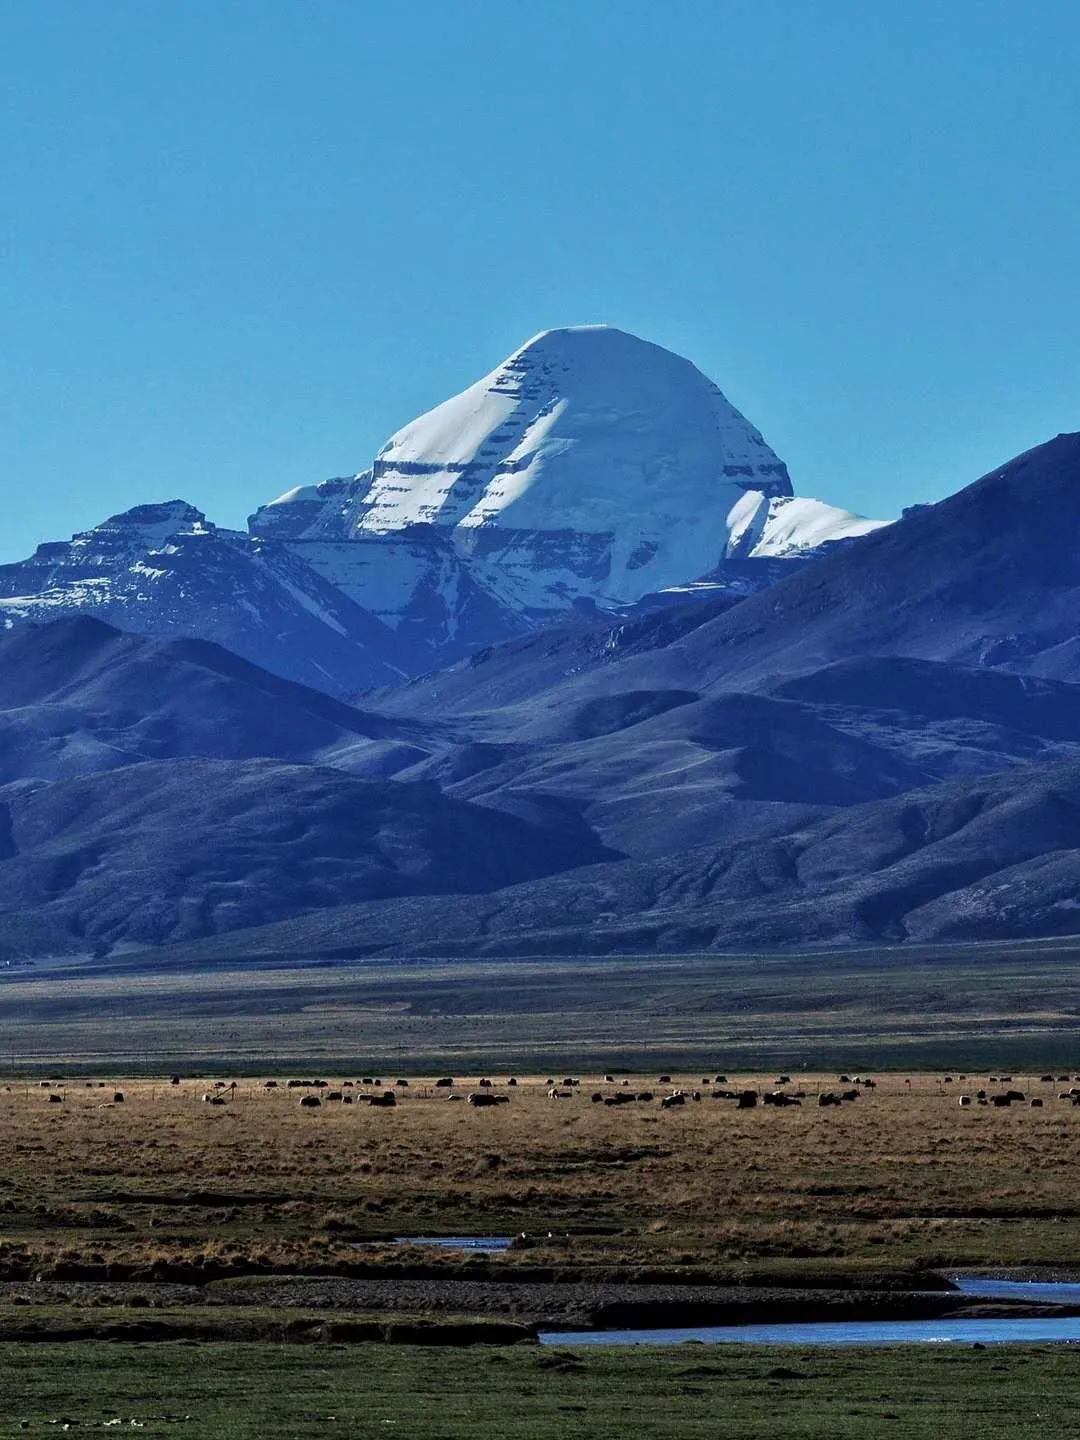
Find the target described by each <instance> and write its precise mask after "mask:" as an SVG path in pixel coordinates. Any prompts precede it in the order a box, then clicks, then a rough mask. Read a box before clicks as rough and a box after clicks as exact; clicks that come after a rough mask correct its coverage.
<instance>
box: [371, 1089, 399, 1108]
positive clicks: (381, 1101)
mask: <svg viewBox="0 0 1080 1440" xmlns="http://www.w3.org/2000/svg"><path fill="white" fill-rule="evenodd" d="M367 1103H368V1104H369V1105H376V1106H378V1107H379V1109H383V1108H386V1109H390V1108H391V1107H392V1106H394V1105H396V1104H397V1096H396V1095H395V1094H394V1092H393V1090H384V1091H383V1092H382V1094H381V1095H369V1096H368V1102H367Z"/></svg>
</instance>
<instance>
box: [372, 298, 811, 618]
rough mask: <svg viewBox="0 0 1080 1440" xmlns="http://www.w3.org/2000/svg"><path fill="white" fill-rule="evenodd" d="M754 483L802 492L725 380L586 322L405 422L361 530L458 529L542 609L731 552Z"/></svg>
mask: <svg viewBox="0 0 1080 1440" xmlns="http://www.w3.org/2000/svg"><path fill="white" fill-rule="evenodd" d="M747 490H754V491H759V492H763V493H764V494H767V495H770V496H779V495H790V494H791V482H790V479H789V478H788V473H787V468H786V466H785V465H784V463H783V461H782V460H780V459H779V457H778V456H777V455H776V454H775V453H774V452H773V451H772V450H771V449H770V448H769V446H768V445H767V444H766V443H765V441H764V439H763V438H762V436H761V434H760V432H759V431H758V430H756V429H755V428H754V426H752V425H751V424H750V423H749V421H747V420H746V419H745V417H744V416H742V415H740V414H739V412H738V411H737V410H736V409H735V407H734V406H733V405H731V404H730V402H729V401H728V400H727V399H726V398H725V397H724V395H723V394H722V393H721V391H720V390H719V389H718V388H717V386H716V385H714V384H713V383H712V381H710V380H708V379H707V378H706V377H705V376H704V375H703V374H702V373H701V372H700V371H699V370H698V369H696V367H695V366H693V365H692V364H691V363H690V362H689V361H688V360H684V359H682V358H681V357H680V356H678V355H674V354H672V353H671V351H669V350H665V349H663V348H662V347H661V346H659V345H653V344H651V343H650V342H649V341H646V340H640V339H638V338H637V337H636V336H634V335H629V334H627V333H626V332H625V331H622V330H617V329H614V328H612V327H609V326H604V325H586V326H576V327H571V328H567V329H561V330H547V331H543V332H542V333H541V334H539V335H537V336H535V337H534V338H533V339H532V340H530V341H528V342H527V344H525V345H523V346H522V347H521V348H520V349H519V350H516V351H515V352H514V353H513V354H512V355H511V356H510V357H509V359H507V360H506V361H504V362H503V363H502V364H501V365H500V366H498V367H497V368H496V369H495V370H493V371H492V372H491V373H490V374H489V375H486V376H485V377H484V378H483V379H482V380H479V381H477V382H476V383H475V384H474V385H471V386H469V388H468V389H467V390H464V391H463V392H462V393H461V394H460V395H456V396H454V397H453V398H452V399H450V400H447V401H445V402H444V403H443V404H442V405H439V406H437V407H436V408H435V409H434V410H431V411H429V412H428V413H427V414H426V415H422V416H420V417H419V419H417V420H414V421H413V422H412V423H411V424H410V425H407V426H405V427H404V428H403V429H402V430H399V431H398V432H397V433H396V434H395V435H394V436H392V437H391V439H390V440H389V441H388V442H387V444H386V445H384V446H383V448H382V450H380V452H379V454H378V456H377V457H376V459H375V463H374V465H373V466H372V472H371V479H370V484H369V485H368V487H367V489H366V493H365V494H364V495H363V497H362V500H361V501H360V503H359V504H358V505H357V516H356V521H355V529H354V533H356V534H369V535H370V534H389V533H393V532H396V531H400V530H404V529H408V528H410V527H412V526H417V525H434V526H438V527H440V528H442V529H446V530H449V531H452V532H453V535H454V542H455V545H456V546H457V547H458V548H459V549H461V550H464V551H466V552H469V553H474V554H475V553H477V552H479V553H480V555H484V556H488V557H491V558H492V559H494V558H495V557H496V556H497V557H498V562H497V563H498V564H499V566H500V569H502V568H505V566H506V565H507V564H509V565H510V567H511V568H512V570H513V572H514V574H513V577H512V583H513V589H514V590H515V592H517V593H518V594H519V595H520V596H521V598H522V600H523V601H524V602H525V603H527V604H529V605H530V606H534V607H537V608H539V609H547V608H553V607H557V606H560V605H565V604H566V603H567V598H568V597H570V598H572V597H573V595H574V594H578V595H589V596H590V597H591V598H594V599H601V600H610V601H614V602H625V601H630V600H635V599H637V598H638V597H639V596H641V595H643V594H645V593H647V592H649V591H651V590H655V589H657V588H659V587H660V586H661V585H663V584H666V583H668V582H670V581H675V580H679V579H686V578H687V577H688V575H690V574H692V573H699V572H700V571H704V570H707V569H710V568H712V567H713V566H715V565H716V564H717V563H718V561H719V560H720V559H722V558H723V555H724V552H725V549H726V546H727V539H728V534H727V526H726V518H727V515H728V513H729V512H730V510H731V509H732V506H733V505H734V504H735V502H736V501H737V500H738V499H739V498H740V497H741V496H742V495H743V494H744V493H745V492H746V491H747ZM571 536H573V537H579V538H578V539H577V540H576V541H571V542H570V543H569V545H568V543H567V542H568V537H571ZM523 547H524V550H525V555H524V556H522V554H521V551H522V548H523ZM541 551H546V552H547V554H546V556H545V555H544V554H541V553H540V552H541ZM523 562H524V563H523ZM529 569H531V570H532V572H533V577H532V582H531V583H530V581H529V577H528V575H527V573H526V572H527V570H529ZM545 572H548V573H545Z"/></svg>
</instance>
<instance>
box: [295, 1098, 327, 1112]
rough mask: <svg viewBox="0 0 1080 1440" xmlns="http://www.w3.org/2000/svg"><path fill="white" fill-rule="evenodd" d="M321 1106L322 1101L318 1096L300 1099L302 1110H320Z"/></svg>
mask: <svg viewBox="0 0 1080 1440" xmlns="http://www.w3.org/2000/svg"><path fill="white" fill-rule="evenodd" d="M321 1106H322V1101H321V1100H320V1099H319V1097H318V1096H317V1095H301V1097H300V1108H301V1109H302V1110H318V1109H319V1108H320V1107H321Z"/></svg>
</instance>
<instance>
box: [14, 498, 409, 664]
mask: <svg viewBox="0 0 1080 1440" xmlns="http://www.w3.org/2000/svg"><path fill="white" fill-rule="evenodd" d="M73 614H89V615H95V616H97V617H98V618H100V619H102V620H107V621H109V622H111V623H112V624H115V625H118V626H121V627H122V628H124V629H125V630H129V631H134V632H136V633H139V634H150V635H159V636H168V635H193V636H198V637H200V638H202V639H208V640H214V641H216V642H217V643H218V644H221V645H224V646H226V647H227V648H228V649H230V650H233V651H235V652H236V653H237V654H239V655H242V656H244V657H245V658H246V659H249V660H253V661H254V662H255V663H256V664H261V665H263V666H265V667H266V668H267V669H270V670H272V671H274V672H275V673H276V674H279V675H284V676H286V677H287V678H289V679H295V680H300V681H303V682H304V683H305V684H308V685H312V686H315V687H317V688H319V689H323V690H330V691H336V690H349V689H351V690H357V689H363V688H368V687H370V686H373V685H385V684H393V683H395V682H396V681H398V680H400V679H402V678H403V677H404V675H405V674H406V673H408V672H409V671H411V669H412V668H413V664H412V661H413V659H414V657H413V656H412V654H411V652H410V651H409V649H408V646H407V645H406V644H405V643H404V642H403V641H399V640H396V639H395V637H393V636H392V635H391V634H390V632H389V631H388V630H387V629H386V628H385V626H383V625H381V624H380V623H379V621H377V620H376V619H375V617H374V616H371V615H369V614H367V613H366V612H365V611H363V610H361V609H360V608H359V607H358V606H357V605H355V604H354V603H353V602H352V601H351V600H350V599H349V598H348V597H347V596H346V595H343V594H342V593H341V591H340V590H338V589H337V588H336V587H334V586H332V585H330V584H328V583H327V582H326V581H325V580H323V579H322V578H321V577H320V576H319V575H317V574H316V573H315V572H314V571H312V570H311V569H310V568H309V567H308V566H306V565H305V564H304V563H303V561H302V560H301V559H300V558H298V557H297V556H295V555H292V554H291V553H290V552H289V551H288V550H287V549H284V548H282V547H263V546H261V545H260V544H259V543H258V542H254V541H252V540H250V539H249V538H248V537H247V536H246V535H244V534H243V533H241V532H239V531H233V530H219V529H218V528H217V526H215V525H214V524H212V523H211V522H210V521H208V520H207V519H206V517H205V515H203V514H202V512H201V511H199V510H196V509H195V508H194V506H192V505H188V504H186V503H185V502H184V501H182V500H173V501H168V502H166V503H165V504H160V505H139V506H136V507H135V508H134V509H133V510H128V511H125V512H124V513H123V514H121V515H113V516H111V517H110V518H109V519H108V520H106V521H104V522H103V523H102V524H101V525H98V526H95V527H94V529H92V530H87V531H84V532H82V533H81V534H78V535H75V536H73V537H72V539H71V540H68V541H57V542H52V543H49V544H45V545H39V546H38V548H37V550H36V551H35V553H34V554H33V555H32V556H31V557H30V558H29V559H28V560H24V561H22V562H20V563H17V564H13V565H0V629H10V628H11V627H12V626H14V625H16V624H19V623H21V622H26V621H32V622H34V621H36V622H39V623H40V622H43V621H48V620H55V619H58V618H59V617H60V616H63V615H73ZM399 655H400V656H401V660H402V663H400V664H398V663H397V657H398V656H399Z"/></svg>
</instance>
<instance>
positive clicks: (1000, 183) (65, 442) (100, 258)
mask: <svg viewBox="0 0 1080 1440" xmlns="http://www.w3.org/2000/svg"><path fill="white" fill-rule="evenodd" d="M1078 73H1080V6H1077V5H1076V4H1075V3H1072V0H1069V3H1053V0H1028V3H1025V4H1024V5H1018V4H1016V3H1014V0H1009V3H994V0H979V3H975V0H948V3H947V4H941V3H940V0H935V3H932V4H931V3H923V0H906V3H903V4H900V3H897V4H892V3H886V0H881V3H877V0H869V3H868V0H812V3H810V0H747V3H743V0H647V3H646V0H531V3H527V4H525V3H523V4H516V5H515V4H511V3H507V0H379V3H374V0H347V3H346V0H303V3H300V0H257V3H255V0H229V3H224V0H152V3H146V0H48V3H37V0H0V119H2V124H3V136H4V143H3V146H2V147H0V307H2V314H0V326H2V336H3V340H2V348H0V366H2V369H0V487H2V488H0V494H2V498H3V508H2V511H0V514H2V516H3V529H2V531H0V559H13V558H17V557H19V556H21V555H23V554H26V553H28V552H29V551H30V550H31V549H32V547H33V545H34V544H35V543H36V542H37V541H39V540H42V539H47V538H56V537H62V536H66V535H67V534H69V533H70V532H71V531H72V530H76V529H80V528H84V527H85V526H88V525H91V524H93V523H94V522H96V521H97V520H100V519H101V518H103V517H104V516H106V515H107V514H109V513H111V512H113V511H116V510H118V509H122V508H125V507H126V506H128V505H131V504H135V503H139V502H142V501H147V500H157V499H166V498H173V497H177V496H181V497H183V498H185V499H189V500H191V501H192V502H194V503H195V504H198V505H200V506H201V507H202V508H203V509H204V510H206V511H207V512H208V514H210V515H211V517H212V518H214V519H216V520H217V521H218V522H219V523H223V524H239V523H241V522H242V520H243V517H244V516H245V515H246V514H247V513H248V511H249V510H251V509H252V508H254V506H255V505H256V504H258V503H259V502H261V501H264V500H267V499H270V498H272V497H273V496H274V495H276V494H278V493H280V492H281V491H282V490H285V489H287V488H289V487H290V486H292V485H295V484H300V483H306V482H310V481H313V480H319V479H322V478H324V477H326V476H329V475H334V474H342V473H349V472H351V471H354V470H357V469H361V468H363V466H365V465H366V464H367V463H368V462H369V460H370V458H371V456H372V454H373V453H374V451H375V449H376V448H377V447H378V445H379V444H380V443H381V442H382V441H383V440H384V439H385V438H386V437H387V436H388V435H389V434H390V433H391V432H392V431H393V430H394V429H396V428H397V427H398V426H400V425H401V424H403V423H404V422H405V421H407V420H409V419H411V418H412V417H413V416H414V415H415V414H417V413H419V412H420V411H422V410H424V409H426V408H429V407H430V406H431V405H433V404H435V403H437V402H438V401H440V400H442V399H444V398H445V397H446V396H447V395H449V394H451V393H453V392H454V391H456V390H459V389H461V388H462V387H463V386H464V385H465V384H467V383H469V382H471V381H472V380H474V379H476V378H478V377H479V376H480V375H481V374H483V373H484V372H486V371H487V370H488V369H490V368H491V367H492V366H494V365H495V364H496V363H497V362H498V361H499V360H500V359H501V358H502V357H503V356H504V355H505V354H506V353H508V352H509V351H510V350H512V349H513V348H514V347H515V346H516V345H518V344H519V343H521V342H522V341H523V340H525V339H526V338H528V337H529V336H530V335H531V334H533V333H534V332H535V331H537V330H540V329H544V328H547V327H549V326H553V325H563V324H575V323H584V322H595V321H604V322H607V323H610V324H614V325H618V326H621V327H622V328H624V329H628V330H632V331H634V332H636V333H638V334H640V335H643V336H645V337H647V338H649V339H651V340H655V341H657V342H659V343H661V344H664V345H667V346H669V347H670V348H672V349H674V350H677V351H679V352H681V353H683V354H685V355H687V356H689V357H690V358H691V359H692V360H694V361H695V362H696V363H697V364H698V365H699V366H700V367H701V368H702V369H703V370H705V371H706V372H707V373H708V374H709V375H710V376H712V378H714V379H715V380H716V381H717V382H718V383H719V384H720V386H721V388H722V389H723V390H724V391H725V392H726V393H727V395H728V396H729V398H730V399H731V400H732V401H733V402H734V403H735V404H736V405H738V406H739V407H740V408H741V409H742V410H743V411H744V412H745V413H746V414H747V415H748V416H749V417H750V418H751V419H752V420H753V421H754V422H755V424H757V425H758V426H759V427H760V428H761V429H762V431H763V432H764V434H765V436H766V438H767V439H768V440H769V441H770V443H771V444H772V445H773V447H774V448H775V449H776V450H777V451H779V453H780V454H781V455H782V456H783V457H784V458H785V459H786V460H787V462H788V465H789V468H790V470H791V473H792V477H793V479H794V482H795V485H796V488H797V489H798V490H799V491H801V492H802V493H806V494H817V495H820V496H822V497H824V498H827V499H830V500H832V501H834V502H837V503H842V504H844V505H848V506H850V507H852V508H855V509H858V510H861V511H863V513H868V514H891V513H895V512H896V511H897V510H898V508H899V507H900V506H901V505H903V504H906V503H908V502H910V501H913V500H921V499H932V498H936V497H937V496H940V495H942V494H945V493H947V492H948V491H950V490H953V489H956V488H958V487H959V486H961V485H963V484H965V483H967V482H968V481H969V480H972V479H974V478H975V477H976V476H977V475H979V474H981V473H982V472H983V471H984V470H986V469H988V468H989V467H990V466H992V465H993V464H995V463H997V462H998V461H999V460H1004V459H1006V458H1008V457H1009V456H1010V455H1012V454H1014V453H1015V452H1017V451H1019V450H1022V449H1025V448H1027V447H1028V446H1030V445H1033V444H1036V443H1038V442H1040V441H1041V440H1043V439H1046V438H1048V437H1049V436H1050V435H1052V434H1054V433H1056V432H1057V431H1059V430H1062V429H1077V428H1080V413H1078V412H1080V406H1078V398H1080V385H1078V379H1080V358H1078V355H1080V349H1078V344H1077V337H1078V336H1080V284H1078V275H1077V263H1078V257H1080V139H1078V137H1080V123H1078V122H1080V114H1078V111H1080V86H1078V85H1077V78H1076V77H1077V75H1078Z"/></svg>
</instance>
